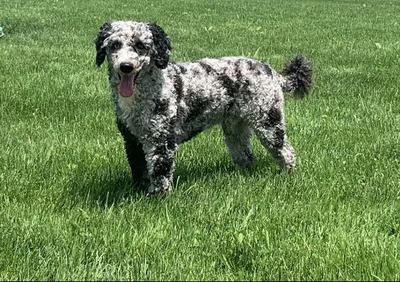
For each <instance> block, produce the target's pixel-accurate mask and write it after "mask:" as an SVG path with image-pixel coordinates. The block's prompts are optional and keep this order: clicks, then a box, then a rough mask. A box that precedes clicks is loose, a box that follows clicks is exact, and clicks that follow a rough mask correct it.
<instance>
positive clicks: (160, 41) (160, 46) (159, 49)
mask: <svg viewBox="0 0 400 282" xmlns="http://www.w3.org/2000/svg"><path fill="white" fill-rule="evenodd" d="M148 25H149V29H150V31H151V33H152V34H153V42H154V46H155V49H156V52H155V54H153V59H154V62H155V64H156V66H157V67H158V68H160V69H165V68H166V67H167V66H168V62H169V54H170V51H171V41H170V39H169V36H168V35H167V34H166V33H165V32H164V30H163V29H162V28H161V27H159V26H158V25H157V24H156V23H154V22H149V23H148Z"/></svg>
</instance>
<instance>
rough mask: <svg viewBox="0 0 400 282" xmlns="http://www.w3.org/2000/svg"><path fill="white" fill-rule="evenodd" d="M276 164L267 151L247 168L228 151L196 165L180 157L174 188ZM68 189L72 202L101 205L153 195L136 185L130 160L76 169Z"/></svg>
mask: <svg viewBox="0 0 400 282" xmlns="http://www.w3.org/2000/svg"><path fill="white" fill-rule="evenodd" d="M198 153H200V152H198ZM274 166H275V165H274V162H273V161H272V159H271V158H270V157H269V156H268V155H267V154H263V155H258V156H257V160H256V162H255V164H254V166H253V167H252V168H248V169H238V168H237V167H236V166H235V165H234V164H233V162H232V160H231V159H230V157H229V156H228V155H226V156H221V157H220V158H213V159H211V160H210V159H203V160H201V161H199V162H197V163H196V165H195V166H194V165H193V164H192V163H190V160H182V159H179V160H178V161H177V164H176V169H175V173H174V179H173V183H174V188H173V189H174V190H179V187H180V186H181V185H182V186H187V185H189V186H190V185H193V184H194V183H195V182H196V181H213V179H214V180H215V179H217V178H220V177H221V176H222V177H229V176H230V175H241V176H244V177H254V176H256V175H260V174H263V173H264V172H265V170H270V171H274ZM178 183H179V184H178ZM176 184H178V185H176ZM66 191H67V193H68V197H69V198H70V199H72V201H73V205H76V204H77V203H81V204H83V205H85V206H96V207H101V208H107V207H110V206H113V205H120V204H123V203H132V202H136V201H141V200H142V199H143V198H154V197H148V196H146V192H145V191H144V190H143V188H139V187H137V186H136V185H134V182H133V179H132V177H131V173H130V169H129V166H128V164H127V163H126V164H125V165H122V166H121V164H115V165H114V166H113V165H110V166H100V167H98V168H97V169H92V170H88V171H85V172H84V173H83V172H82V171H76V172H75V173H74V175H73V176H72V178H71V179H70V181H69V185H68V188H67V189H66Z"/></svg>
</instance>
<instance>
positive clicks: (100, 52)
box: [94, 21, 112, 67]
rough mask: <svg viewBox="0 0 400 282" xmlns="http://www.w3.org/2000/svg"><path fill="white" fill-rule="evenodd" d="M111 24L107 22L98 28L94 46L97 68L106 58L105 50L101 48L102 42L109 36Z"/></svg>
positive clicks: (103, 47)
mask: <svg viewBox="0 0 400 282" xmlns="http://www.w3.org/2000/svg"><path fill="white" fill-rule="evenodd" d="M111 23H112V21H108V22H106V23H104V24H103V26H101V27H100V30H99V33H98V34H97V36H96V38H95V40H94V44H95V46H96V52H97V53H96V65H97V66H98V67H100V66H101V64H102V63H103V62H104V60H105V58H106V48H105V46H103V43H104V40H105V39H106V38H107V37H109V36H110V35H111Z"/></svg>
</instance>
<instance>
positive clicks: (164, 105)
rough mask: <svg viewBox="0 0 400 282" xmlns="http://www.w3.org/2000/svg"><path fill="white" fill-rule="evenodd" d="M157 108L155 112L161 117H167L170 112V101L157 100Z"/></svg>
mask: <svg viewBox="0 0 400 282" xmlns="http://www.w3.org/2000/svg"><path fill="white" fill-rule="evenodd" d="M155 104H156V107H155V108H154V111H155V112H156V113H157V114H160V115H166V112H167V110H168V100H156V101H155Z"/></svg>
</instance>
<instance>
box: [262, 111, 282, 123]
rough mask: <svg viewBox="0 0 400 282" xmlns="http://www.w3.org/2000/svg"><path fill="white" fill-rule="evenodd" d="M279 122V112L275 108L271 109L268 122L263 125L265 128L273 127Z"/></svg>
mask: <svg viewBox="0 0 400 282" xmlns="http://www.w3.org/2000/svg"><path fill="white" fill-rule="evenodd" d="M281 121H282V114H281V112H280V111H279V110H278V109H277V108H276V107H272V108H271V110H270V111H269V112H268V120H267V121H266V123H265V125H266V127H274V126H276V125H278V124H279V123H280V122H281Z"/></svg>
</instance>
